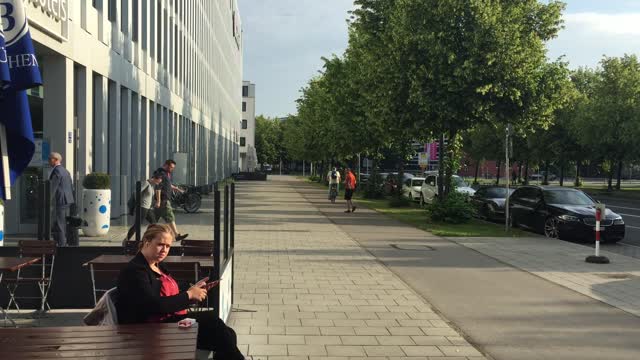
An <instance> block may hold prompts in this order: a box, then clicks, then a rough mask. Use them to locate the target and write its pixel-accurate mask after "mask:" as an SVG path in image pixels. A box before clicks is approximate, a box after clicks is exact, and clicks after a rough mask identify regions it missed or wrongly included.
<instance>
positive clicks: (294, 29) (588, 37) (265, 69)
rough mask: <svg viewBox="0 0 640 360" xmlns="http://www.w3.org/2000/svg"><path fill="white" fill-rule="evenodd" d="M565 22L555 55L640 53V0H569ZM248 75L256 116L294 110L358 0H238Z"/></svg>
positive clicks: (340, 45) (574, 64)
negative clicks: (354, 1) (254, 94)
mask: <svg viewBox="0 0 640 360" xmlns="http://www.w3.org/2000/svg"><path fill="white" fill-rule="evenodd" d="M564 2H565V3H566V4H567V8H566V10H565V12H564V15H563V18H564V26H565V28H564V29H563V30H562V31H561V32H560V34H559V36H558V37H557V38H556V39H554V40H552V41H551V42H550V43H549V45H548V49H549V53H548V56H549V58H550V59H556V58H558V57H560V56H564V60H565V61H568V62H569V66H570V67H571V68H578V67H580V66H589V67H596V66H597V65H598V62H599V61H600V60H601V59H602V57H603V55H607V56H622V55H624V54H625V53H627V54H637V55H640V0H565V1H564ZM238 5H239V7H240V16H241V19H242V30H243V37H244V69H243V72H244V80H249V81H251V82H252V83H255V84H256V115H260V114H263V115H265V116H270V117H281V116H286V115H288V114H295V112H296V102H295V101H296V99H298V98H299V97H300V89H301V88H302V87H304V86H305V84H306V83H307V82H308V81H309V79H311V78H312V77H313V76H315V75H317V74H318V71H319V70H320V69H321V67H322V60H321V57H323V56H325V57H329V56H331V55H332V54H336V55H341V54H342V53H343V52H344V50H345V49H346V47H347V41H348V34H347V24H346V19H347V17H348V16H349V14H348V12H349V10H351V9H352V8H353V1H352V0H238Z"/></svg>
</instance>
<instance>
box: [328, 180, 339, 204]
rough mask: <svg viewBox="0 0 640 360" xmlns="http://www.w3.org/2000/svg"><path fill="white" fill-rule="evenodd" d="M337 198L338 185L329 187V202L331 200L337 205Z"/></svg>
mask: <svg viewBox="0 0 640 360" xmlns="http://www.w3.org/2000/svg"><path fill="white" fill-rule="evenodd" d="M337 197H338V184H331V185H329V200H331V203H332V204H335V203H336V198H337Z"/></svg>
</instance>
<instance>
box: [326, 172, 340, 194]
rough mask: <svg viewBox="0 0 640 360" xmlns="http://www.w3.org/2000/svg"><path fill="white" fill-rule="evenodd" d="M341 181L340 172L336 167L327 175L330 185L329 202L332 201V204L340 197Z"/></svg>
mask: <svg viewBox="0 0 640 360" xmlns="http://www.w3.org/2000/svg"><path fill="white" fill-rule="evenodd" d="M340 179H341V177H340V172H339V171H338V169H337V168H335V167H334V168H333V170H330V171H329V173H327V182H328V183H329V200H331V202H332V203H333V202H335V201H336V197H338V190H339V189H338V186H339V184H340Z"/></svg>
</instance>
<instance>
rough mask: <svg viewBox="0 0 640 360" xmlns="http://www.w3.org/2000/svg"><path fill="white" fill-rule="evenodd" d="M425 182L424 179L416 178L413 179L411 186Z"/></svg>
mask: <svg viewBox="0 0 640 360" xmlns="http://www.w3.org/2000/svg"><path fill="white" fill-rule="evenodd" d="M423 182H424V180H423V179H417V180H416V179H414V180H411V186H422V183H423Z"/></svg>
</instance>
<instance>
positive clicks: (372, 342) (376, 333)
mask: <svg viewBox="0 0 640 360" xmlns="http://www.w3.org/2000/svg"><path fill="white" fill-rule="evenodd" d="M281 180H287V181H290V180H292V179H291V178H279V177H277V176H273V177H270V181H269V182H266V183H265V182H255V183H251V182H241V183H239V184H238V185H237V205H236V222H237V223H236V254H237V259H238V260H237V261H238V263H237V265H236V275H235V289H234V291H235V304H234V308H235V312H233V313H232V315H231V323H230V324H231V325H232V326H233V327H234V329H235V330H236V331H237V332H238V334H239V343H240V346H241V349H242V351H243V352H247V353H248V354H250V355H254V358H255V359H256V360H257V359H268V360H285V359H286V360H298V359H307V360H320V359H325V360H347V359H378V360H382V359H388V360H391V359H414V360H418V359H484V357H483V356H482V354H480V353H479V352H478V351H477V350H476V349H475V348H474V347H473V346H471V345H470V344H469V343H468V342H467V341H466V340H465V339H464V338H463V337H462V336H461V335H460V333H458V332H457V331H456V330H455V329H454V328H453V327H452V325H451V324H450V323H449V322H448V321H447V320H446V319H444V318H443V317H442V316H440V315H439V314H437V313H436V312H434V311H433V310H432V308H431V306H430V305H429V304H428V303H427V302H426V301H425V300H424V299H423V298H421V297H420V296H418V295H416V293H415V292H414V291H412V290H411V289H410V288H409V287H408V286H407V285H406V284H405V283H404V282H403V281H401V280H400V279H399V278H397V277H396V276H395V275H394V274H393V273H391V271H389V270H388V269H387V268H386V267H384V266H382V265H381V264H380V263H379V262H378V261H377V260H376V259H375V258H374V257H373V256H371V255H370V254H369V253H368V252H367V251H365V250H364V249H363V248H361V247H360V246H359V245H358V244H357V243H356V242H355V241H354V240H352V239H351V238H350V237H349V236H348V235H347V234H346V233H344V232H343V231H342V230H340V229H339V228H338V227H337V226H336V225H334V224H333V223H332V222H330V221H329V219H327V218H326V217H325V216H324V215H322V214H321V213H320V211H319V210H318V209H317V208H316V207H314V206H313V205H312V204H311V203H310V202H309V201H307V200H306V199H305V198H304V197H303V196H302V195H300V194H299V193H297V192H296V191H295V190H294V189H293V188H292V187H291V186H290V185H289V184H288V183H287V182H286V181H281Z"/></svg>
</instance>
